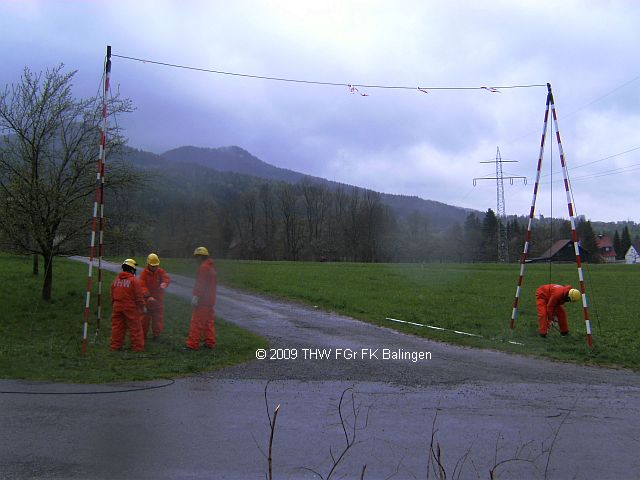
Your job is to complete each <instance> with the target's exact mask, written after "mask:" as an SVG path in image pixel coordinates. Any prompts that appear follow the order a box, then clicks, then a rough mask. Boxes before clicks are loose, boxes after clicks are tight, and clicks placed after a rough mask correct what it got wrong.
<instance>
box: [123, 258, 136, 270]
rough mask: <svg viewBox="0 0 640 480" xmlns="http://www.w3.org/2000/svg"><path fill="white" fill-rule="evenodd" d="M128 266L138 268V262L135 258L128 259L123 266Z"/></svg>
mask: <svg viewBox="0 0 640 480" xmlns="http://www.w3.org/2000/svg"><path fill="white" fill-rule="evenodd" d="M125 265H128V266H130V267H131V268H136V267H137V266H138V262H136V261H135V260H134V259H133V258H127V259H126V260H125V261H124V262H122V266H125Z"/></svg>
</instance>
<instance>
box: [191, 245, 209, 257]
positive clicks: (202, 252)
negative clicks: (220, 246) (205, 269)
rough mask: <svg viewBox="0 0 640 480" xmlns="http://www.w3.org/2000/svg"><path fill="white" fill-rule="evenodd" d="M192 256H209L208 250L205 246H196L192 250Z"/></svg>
mask: <svg viewBox="0 0 640 480" xmlns="http://www.w3.org/2000/svg"><path fill="white" fill-rule="evenodd" d="M193 256H194V257H197V256H202V257H208V256H209V250H207V247H198V248H196V249H195V250H194V251H193Z"/></svg>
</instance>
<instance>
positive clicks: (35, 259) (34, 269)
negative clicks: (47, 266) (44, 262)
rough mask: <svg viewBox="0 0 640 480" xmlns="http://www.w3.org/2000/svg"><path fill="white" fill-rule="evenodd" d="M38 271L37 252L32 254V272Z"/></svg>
mask: <svg viewBox="0 0 640 480" xmlns="http://www.w3.org/2000/svg"><path fill="white" fill-rule="evenodd" d="M39 273H40V268H39V267H38V254H37V253H36V254H34V255H33V274H34V275H38V274H39Z"/></svg>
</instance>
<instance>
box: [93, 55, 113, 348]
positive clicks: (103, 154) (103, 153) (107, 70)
mask: <svg viewBox="0 0 640 480" xmlns="http://www.w3.org/2000/svg"><path fill="white" fill-rule="evenodd" d="M110 77H111V46H110V45H108V46H107V59H106V63H105V67H104V97H103V101H102V134H101V135H100V185H99V188H100V221H99V225H98V228H99V235H98V309H97V318H96V338H97V337H98V335H99V333H100V321H101V320H102V255H103V252H104V250H103V249H104V223H105V222H104V170H105V162H106V158H107V127H108V126H109V125H108V123H107V116H108V113H109V112H108V111H107V97H108V95H109V88H110Z"/></svg>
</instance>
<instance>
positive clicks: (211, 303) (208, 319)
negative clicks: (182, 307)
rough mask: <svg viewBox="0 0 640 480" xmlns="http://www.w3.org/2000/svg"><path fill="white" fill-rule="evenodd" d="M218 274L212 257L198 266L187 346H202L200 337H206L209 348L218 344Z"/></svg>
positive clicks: (196, 347)
mask: <svg viewBox="0 0 640 480" xmlns="http://www.w3.org/2000/svg"><path fill="white" fill-rule="evenodd" d="M217 285H218V275H217V273H216V266H215V264H214V263H213V260H212V259H211V258H207V259H206V260H204V261H203V262H202V264H201V265H200V267H198V273H197V275H196V283H195V285H194V287H193V300H192V304H193V310H192V314H191V327H190V328H189V337H188V338H187V347H188V348H190V349H192V350H197V349H198V348H200V339H201V338H202V337H204V343H205V346H206V347H207V348H213V347H215V346H216V327H215V304H216V288H217Z"/></svg>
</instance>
